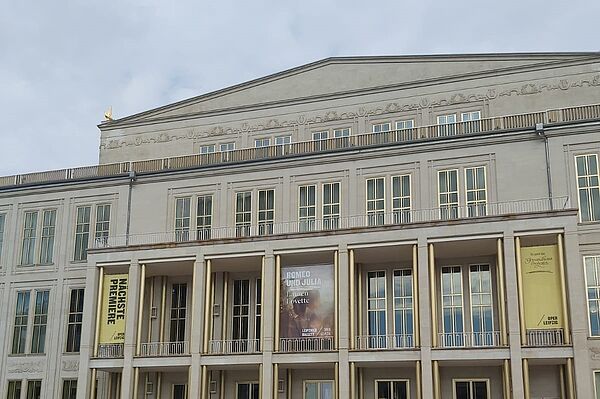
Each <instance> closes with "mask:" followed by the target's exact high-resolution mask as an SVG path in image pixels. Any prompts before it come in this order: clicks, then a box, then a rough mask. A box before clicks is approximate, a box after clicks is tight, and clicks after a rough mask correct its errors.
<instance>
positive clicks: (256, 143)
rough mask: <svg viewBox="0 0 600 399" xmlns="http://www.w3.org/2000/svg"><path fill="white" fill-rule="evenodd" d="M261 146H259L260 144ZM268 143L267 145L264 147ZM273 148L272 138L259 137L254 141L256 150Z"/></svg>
mask: <svg viewBox="0 0 600 399" xmlns="http://www.w3.org/2000/svg"><path fill="white" fill-rule="evenodd" d="M259 143H260V144H261V145H258V144H259ZM265 143H267V145H264V144H265ZM270 146H271V137H259V138H255V139H254V148H268V147H270Z"/></svg>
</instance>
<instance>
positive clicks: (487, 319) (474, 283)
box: [470, 265, 495, 346]
mask: <svg viewBox="0 0 600 399" xmlns="http://www.w3.org/2000/svg"><path fill="white" fill-rule="evenodd" d="M470 281H471V323H472V324H473V345H474V346H493V345H495V339H494V315H493V301H492V273H491V271H490V265H471V266H470Z"/></svg>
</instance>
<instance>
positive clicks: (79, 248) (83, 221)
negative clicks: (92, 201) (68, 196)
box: [73, 206, 92, 261]
mask: <svg viewBox="0 0 600 399" xmlns="http://www.w3.org/2000/svg"><path fill="white" fill-rule="evenodd" d="M91 211H92V207H90V206H79V207H77V222H76V225H75V255H74V256H73V259H74V260H75V261H81V260H86V259H87V250H88V242H89V239H90V217H91Z"/></svg>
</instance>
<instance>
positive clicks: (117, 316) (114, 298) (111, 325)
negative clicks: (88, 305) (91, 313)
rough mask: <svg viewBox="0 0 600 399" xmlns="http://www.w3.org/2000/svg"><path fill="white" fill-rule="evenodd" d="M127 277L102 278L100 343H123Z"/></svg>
mask: <svg viewBox="0 0 600 399" xmlns="http://www.w3.org/2000/svg"><path fill="white" fill-rule="evenodd" d="M128 288H129V275H127V274H109V275H105V276H104V288H103V293H102V311H101V314H100V343H101V344H122V343H124V342H125V320H126V318H127V317H126V316H127V292H128Z"/></svg>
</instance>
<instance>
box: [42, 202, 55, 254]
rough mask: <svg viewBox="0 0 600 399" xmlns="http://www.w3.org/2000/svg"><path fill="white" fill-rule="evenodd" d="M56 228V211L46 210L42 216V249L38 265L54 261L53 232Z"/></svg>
mask: <svg viewBox="0 0 600 399" xmlns="http://www.w3.org/2000/svg"><path fill="white" fill-rule="evenodd" d="M55 226H56V210H54V209H52V210H46V211H44V213H43V216H42V249H41V251H40V264H49V263H52V260H53V259H54V230H55Z"/></svg>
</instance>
